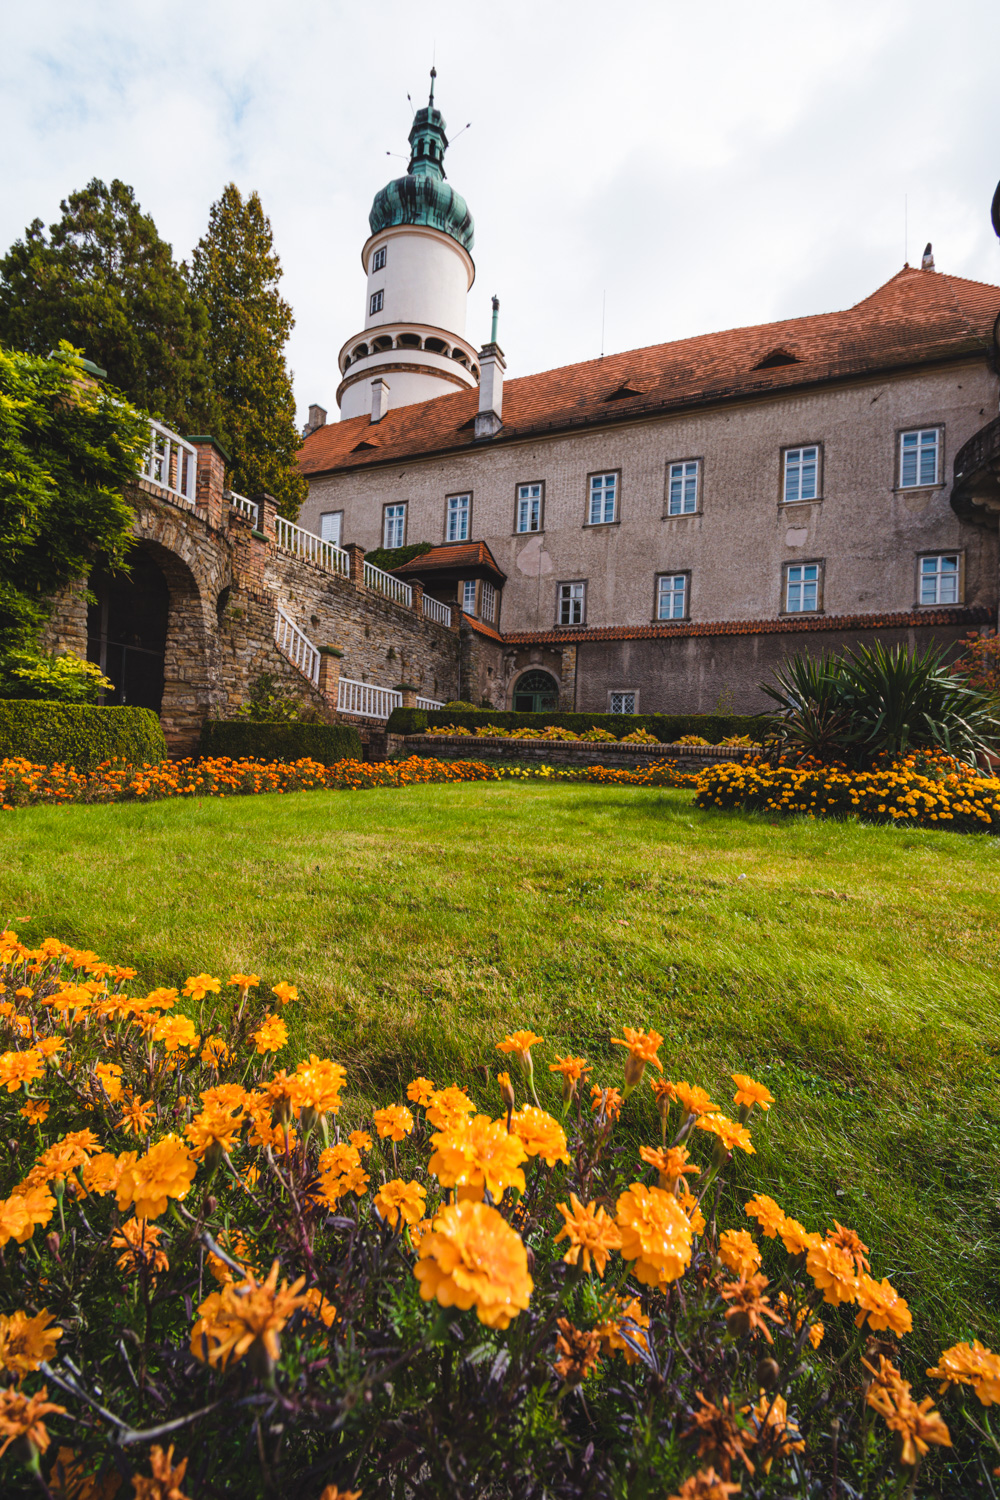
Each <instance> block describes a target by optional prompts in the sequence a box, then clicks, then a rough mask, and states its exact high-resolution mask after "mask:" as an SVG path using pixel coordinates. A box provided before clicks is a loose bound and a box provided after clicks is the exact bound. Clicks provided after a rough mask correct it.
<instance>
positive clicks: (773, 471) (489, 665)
mask: <svg viewBox="0 0 1000 1500" xmlns="http://www.w3.org/2000/svg"><path fill="white" fill-rule="evenodd" d="M410 143H411V151H412V156H411V160H410V164H409V170H408V172H407V175H406V176H405V177H402V178H400V179H398V180H397V181H395V182H393V183H390V184H389V185H388V186H387V187H385V188H383V189H382V190H381V191H380V192H379V193H378V194H377V196H376V198H375V201H374V204H373V207H372V212H371V215H370V219H369V225H370V230H371V233H370V235H369V237H368V239H367V240H366V242H365V245H364V249H363V252H362V259H363V265H364V270H365V275H366V290H365V297H366V303H365V307H366V317H365V323H364V327H363V329H362V331H361V332H360V333H358V334H355V335H354V336H353V337H352V338H350V339H348V340H347V341H346V343H345V344H344V346H343V349H342V350H341V353H340V361H339V364H340V377H341V378H340V384H339V388H338V392H337V399H338V402H339V403H340V415H341V419H340V421H339V422H335V423H327V422H326V413H325V412H324V411H323V410H322V408H320V407H313V408H311V411H310V422H309V426H308V427H307V429H306V436H305V441H304V444H303V447H302V450H301V454H300V462H301V465H302V469H303V472H304V473H305V474H306V476H307V477H308V480H309V497H308V499H307V501H306V504H305V506H304V507H303V511H302V514H301V516H300V518H299V523H300V525H301V526H302V527H304V528H305V529H306V530H307V531H309V532H314V533H316V534H317V535H319V536H321V537H323V538H325V539H327V540H329V541H331V542H334V543H336V544H338V545H341V544H343V543H345V542H350V543H352V544H355V545H356V546H358V547H360V548H364V549H365V550H371V549H373V548H390V549H393V548H397V547H409V546H412V544H418V543H419V544H430V546H431V549H432V550H431V551H425V552H424V553H423V554H422V555H420V556H417V557H414V558H411V559H410V560H408V561H406V562H405V563H403V565H402V566H401V567H399V568H396V569H392V570H391V571H393V572H395V573H396V575H397V576H398V577H399V578H400V579H406V580H408V581H409V582H410V583H411V584H412V583H419V584H421V585H422V587H423V590H424V595H425V597H427V598H433V599H437V600H439V601H441V602H442V603H447V604H451V605H453V606H454V607H455V609H456V612H457V611H461V612H462V615H461V616H460V618H461V619H462V628H463V631H464V632H465V633H466V634H469V635H472V636H474V637H475V638H476V645H477V650H476V652H475V655H474V660H473V659H472V658H470V662H469V665H468V667H467V671H466V678H465V683H464V689H463V696H465V697H475V698H476V700H477V701H487V702H490V703H492V704H493V705H494V706H496V707H511V706H518V707H521V706H524V707H536V708H540V707H547V706H550V705H554V704H555V703H556V702H558V703H559V705H560V706H562V707H577V708H580V709H584V710H595V711H601V710H603V711H606V710H608V709H614V710H615V711H636V712H643V711H647V712H648V711H656V710H664V711H699V710H701V711H707V710H711V709H713V708H715V707H716V706H720V707H721V706H725V707H727V708H736V709H740V710H754V709H758V708H760V707H762V706H764V705H765V704H766V701H767V700H766V699H765V698H764V697H763V695H762V694H761V692H760V689H759V683H760V682H761V680H763V679H765V678H767V677H768V676H769V675H770V672H771V671H772V670H773V668H774V667H775V666H776V665H778V664H779V663H780V661H781V660H782V659H783V658H784V657H785V656H786V655H787V654H789V653H790V652H792V651H797V650H802V649H806V650H809V651H813V652H817V653H818V652H821V651H824V650H830V649H832V650H838V649H841V648H843V647H844V646H845V645H848V644H851V643H853V642H856V641H859V640H872V639H874V638H880V639H883V640H886V641H889V642H893V641H904V642H906V643H909V644H912V645H915V646H918V647H922V646H924V645H925V644H929V643H930V642H931V641H934V642H937V643H939V644H943V645H952V644H954V643H956V642H957V641H958V640H959V639H960V638H961V637H962V636H963V635H966V634H968V632H969V631H970V629H986V628H990V629H992V628H993V627H994V626H995V624H996V615H997V602H998V546H997V511H998V506H997V502H996V500H995V496H994V491H995V490H996V489H997V488H998V486H997V484H996V481H995V478H994V477H993V476H994V474H995V466H994V465H993V449H994V447H996V448H1000V434H997V435H996V441H995V442H994V441H993V439H983V438H982V436H981V433H982V432H983V431H993V430H994V428H995V427H996V424H995V422H994V418H995V416H996V413H997V409H998V397H1000V382H998V362H997V345H996V339H995V333H994V329H995V324H996V321H997V318H998V314H1000V288H997V287H994V286H988V285H983V284H980V283H977V282H972V281H968V280H964V279H962V278H959V277H954V276H948V275H945V274H942V273H941V272H938V271H937V270H935V269H934V264H933V258H932V256H931V254H930V247H928V252H927V253H926V254H925V256H924V261H923V265H922V266H921V268H920V269H915V268H911V267H910V266H904V268H903V269H902V270H901V271H899V272H898V273H897V274H896V275H894V276H893V277H892V278H891V279H890V280H888V281H887V282H886V283H885V284H884V285H883V286H881V287H879V288H878V289H877V290H875V291H874V292H873V293H872V294H871V295H870V296H869V297H866V298H865V299H864V300H863V301H861V302H859V303H858V304H857V305H856V306H854V307H852V308H849V309H847V310H846V311H843V312H834V313H823V314H819V315H816V316H812V317H802V318H793V319H788V320H785V321H782V322H778V323H771V324H764V325H760V326H756V327H750V328H739V329H732V330H729V331H728V332H724V333H714V334H707V335H704V336H702V337H697V338H689V339H683V340H678V341H675V342H671V343H665V344H656V345H653V346H651V347H649V348H644V349H638V350H632V351H629V352H627V353H623V354H616V355H612V356H608V357H606V358H601V359H595V360H589V361H586V362H584V363H581V364H576V365H570V366H565V367H563V368H560V369H554V370H549V371H546V372H544V373H541V374H537V375H530V376H525V377H522V378H520V379H517V380H510V381H507V382H506V383H505V382H504V373H505V364H504V356H503V353H502V351H501V349H500V347H499V345H498V343H497V314H496V304H495V305H494V321H493V330H492V335H491V340H490V342H489V343H488V344H486V345H485V347H484V348H482V349H481V350H479V351H477V350H476V349H475V348H474V346H472V345H471V344H469V342H468V341H467V340H466V338H465V298H466V296H467V293H468V289H469V287H470V286H471V285H472V280H473V277H474V274H475V268H474V265H473V261H472V257H471V250H472V247H473V223H472V218H471V216H470V214H469V211H468V208H467V206H466V204H465V202H464V200H463V199H462V198H461V197H460V196H459V195H458V194H457V193H456V192H455V191H454V190H453V189H452V188H451V186H450V184H448V183H447V182H446V180H445V177H444V167H443V159H444V154H445V150H446V147H447V136H446V133H445V122H444V119H443V118H442V116H441V114H440V112H439V110H438V109H437V108H436V107H435V106H434V102H433V91H432V97H431V100H430V101H429V104H428V107H427V108H426V109H424V110H420V111H418V112H417V114H416V116H415V118H414V122H413V129H412V130H411V133H410ZM977 435H980V436H977ZM977 443H978V447H977ZM984 443H985V446H984ZM956 458H958V459H959V460H960V462H959V464H958V466H957V467H956ZM956 475H957V476H958V477H957V478H956V477H955V476H956Z"/></svg>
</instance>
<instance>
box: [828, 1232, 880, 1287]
mask: <svg viewBox="0 0 1000 1500" xmlns="http://www.w3.org/2000/svg"><path fill="white" fill-rule="evenodd" d="M827 1239H828V1240H829V1241H830V1243H831V1244H833V1245H839V1247H840V1249H841V1250H846V1251H847V1254H848V1255H849V1256H850V1257H851V1259H852V1260H853V1262H854V1269H855V1270H856V1271H857V1273H858V1275H859V1276H860V1275H861V1272H862V1271H870V1270H871V1266H870V1265H869V1264H868V1246H867V1245H865V1244H863V1243H862V1241H861V1238H860V1237H859V1236H858V1235H857V1234H855V1232H854V1230H853V1229H845V1228H844V1226H843V1224H838V1223H837V1221H836V1219H834V1221H833V1229H832V1230H831V1231H830V1232H829V1233H828V1234H827Z"/></svg>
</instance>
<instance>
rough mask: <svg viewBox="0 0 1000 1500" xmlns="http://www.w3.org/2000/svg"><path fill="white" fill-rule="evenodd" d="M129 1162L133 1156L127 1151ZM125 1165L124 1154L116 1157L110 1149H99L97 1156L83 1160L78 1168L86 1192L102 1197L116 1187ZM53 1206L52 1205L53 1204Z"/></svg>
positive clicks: (132, 1153)
mask: <svg viewBox="0 0 1000 1500" xmlns="http://www.w3.org/2000/svg"><path fill="white" fill-rule="evenodd" d="M127 1155H128V1159H129V1164H130V1163H131V1160H132V1158H133V1157H134V1152H129V1153H127ZM125 1165H126V1158H125V1156H124V1155H123V1156H121V1157H116V1156H113V1155H112V1154H111V1152H110V1151H100V1152H99V1153H98V1154H97V1156H92V1157H91V1158H90V1160H89V1161H85V1162H84V1164H83V1166H82V1167H81V1169H80V1176H81V1178H82V1179H83V1185H84V1187H85V1188H86V1190H87V1192H88V1193H96V1194H97V1195H98V1197H103V1195H104V1194H105V1193H110V1192H112V1191H113V1190H115V1189H116V1188H117V1187H118V1179H119V1177H120V1176H121V1174H122V1171H123V1170H124V1168H125ZM53 1206H54V1205H53Z"/></svg>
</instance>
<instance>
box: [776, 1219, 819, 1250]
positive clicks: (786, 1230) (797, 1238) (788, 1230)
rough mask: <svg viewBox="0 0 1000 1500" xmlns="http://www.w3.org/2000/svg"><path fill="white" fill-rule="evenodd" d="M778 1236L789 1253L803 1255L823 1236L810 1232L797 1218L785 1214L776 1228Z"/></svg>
mask: <svg viewBox="0 0 1000 1500" xmlns="http://www.w3.org/2000/svg"><path fill="white" fill-rule="evenodd" d="M778 1237H779V1239H780V1240H781V1243H782V1244H783V1245H784V1247H785V1249H786V1250H787V1251H788V1253H789V1255H805V1253H806V1251H807V1250H811V1249H812V1247H813V1246H814V1245H818V1244H819V1243H820V1242H821V1240H822V1238H823V1236H822V1235H821V1234H815V1233H811V1232H810V1231H809V1230H807V1229H806V1227H805V1225H804V1224H800V1223H799V1221H798V1219H789V1218H788V1217H787V1215H786V1216H785V1219H784V1222H783V1223H782V1225H781V1228H780V1229H779V1230H778Z"/></svg>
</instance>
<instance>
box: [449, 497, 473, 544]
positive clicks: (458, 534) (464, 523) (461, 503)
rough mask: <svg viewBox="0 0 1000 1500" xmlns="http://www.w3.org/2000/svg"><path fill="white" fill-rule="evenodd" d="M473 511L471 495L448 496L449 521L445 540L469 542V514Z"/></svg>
mask: <svg viewBox="0 0 1000 1500" xmlns="http://www.w3.org/2000/svg"><path fill="white" fill-rule="evenodd" d="M471 510H472V496H471V495H449V496H448V521H447V525H446V527H445V540H446V541H448V542H467V541H468V540H469V512H470V511H471Z"/></svg>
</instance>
